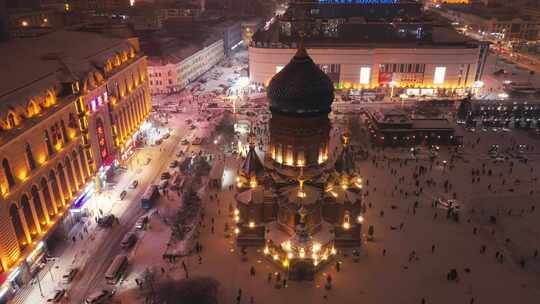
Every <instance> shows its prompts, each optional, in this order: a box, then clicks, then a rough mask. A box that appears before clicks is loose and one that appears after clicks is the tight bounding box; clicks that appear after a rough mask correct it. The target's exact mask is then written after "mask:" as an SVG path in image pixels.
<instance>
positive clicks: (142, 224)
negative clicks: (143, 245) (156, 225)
mask: <svg viewBox="0 0 540 304" xmlns="http://www.w3.org/2000/svg"><path fill="white" fill-rule="evenodd" d="M146 224H148V216H146V215H145V216H142V217H140V218H139V219H138V220H137V222H136V223H135V229H136V230H143V229H144V228H146Z"/></svg>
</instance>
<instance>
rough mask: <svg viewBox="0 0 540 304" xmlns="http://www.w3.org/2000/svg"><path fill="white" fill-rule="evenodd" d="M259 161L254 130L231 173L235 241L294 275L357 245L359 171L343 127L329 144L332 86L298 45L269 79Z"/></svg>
mask: <svg viewBox="0 0 540 304" xmlns="http://www.w3.org/2000/svg"><path fill="white" fill-rule="evenodd" d="M267 97H268V98H269V100H270V111H271V114H272V117H271V119H270V122H269V130H270V135H269V136H270V138H269V143H268V147H267V149H266V154H265V155H264V158H263V160H261V158H260V157H259V156H258V155H257V153H256V150H255V146H256V142H257V140H256V138H255V135H254V134H250V136H249V140H248V141H249V151H248V153H247V155H246V158H245V160H244V162H243V163H242V165H241V167H240V168H239V169H238V176H237V179H236V190H237V194H236V196H235V198H236V206H237V208H236V209H235V210H234V219H235V221H236V228H235V234H236V242H237V245H238V246H240V247H249V246H255V247H259V248H261V249H262V252H263V253H264V255H265V256H266V257H267V258H268V260H269V261H270V262H272V263H275V264H276V265H277V266H278V267H280V268H282V269H283V270H285V271H287V272H288V273H289V277H290V278H291V279H293V280H294V279H296V280H311V279H313V275H314V274H315V272H316V271H318V270H319V269H320V268H321V267H323V266H324V265H325V264H327V263H328V262H329V261H331V260H332V258H333V256H335V254H336V253H337V252H338V250H341V249H350V248H353V249H355V252H356V251H357V250H358V249H359V248H360V246H361V242H362V239H361V226H362V225H361V223H362V220H363V218H362V216H361V211H362V210H361V206H362V178H361V177H360V176H359V174H358V171H357V170H356V168H355V162H354V155H353V153H352V151H351V149H350V147H349V136H348V133H347V132H346V131H345V132H344V133H343V134H342V136H341V139H340V140H336V141H337V142H338V143H337V144H335V145H332V144H331V143H332V142H333V141H332V139H333V138H332V134H331V133H332V127H331V122H330V119H329V117H328V115H329V113H330V112H331V106H332V102H333V100H334V85H333V83H332V81H331V80H330V78H328V76H327V75H326V74H325V73H324V72H323V71H322V70H321V69H319V67H317V65H316V64H315V63H314V62H313V60H312V59H311V57H310V56H309V55H308V54H307V51H306V50H305V48H304V47H303V45H302V43H301V44H300V46H299V48H298V50H297V52H296V54H295V55H294V57H293V58H292V59H291V60H290V62H289V63H288V64H287V65H286V66H285V67H284V68H283V69H282V70H281V71H280V72H279V73H277V74H276V75H275V76H274V77H273V78H272V80H271V81H270V83H269V86H268V90H267Z"/></svg>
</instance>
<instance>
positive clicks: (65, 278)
mask: <svg viewBox="0 0 540 304" xmlns="http://www.w3.org/2000/svg"><path fill="white" fill-rule="evenodd" d="M78 272H79V268H76V267H75V268H69V269H68V271H67V272H66V273H65V274H64V275H62V283H64V284H69V283H71V281H73V278H74V277H75V276H76V275H77V273H78Z"/></svg>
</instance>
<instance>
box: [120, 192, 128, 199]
mask: <svg viewBox="0 0 540 304" xmlns="http://www.w3.org/2000/svg"><path fill="white" fill-rule="evenodd" d="M126 195H127V191H126V190H123V191H122V192H120V200H123V199H124V198H125V197H126Z"/></svg>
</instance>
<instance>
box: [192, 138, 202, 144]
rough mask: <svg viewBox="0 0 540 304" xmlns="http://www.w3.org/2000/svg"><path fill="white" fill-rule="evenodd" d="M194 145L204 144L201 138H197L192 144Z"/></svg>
mask: <svg viewBox="0 0 540 304" xmlns="http://www.w3.org/2000/svg"><path fill="white" fill-rule="evenodd" d="M192 144H193V145H200V144H202V139H201V138H200V137H196V138H195V139H194V140H193V142H192Z"/></svg>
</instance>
